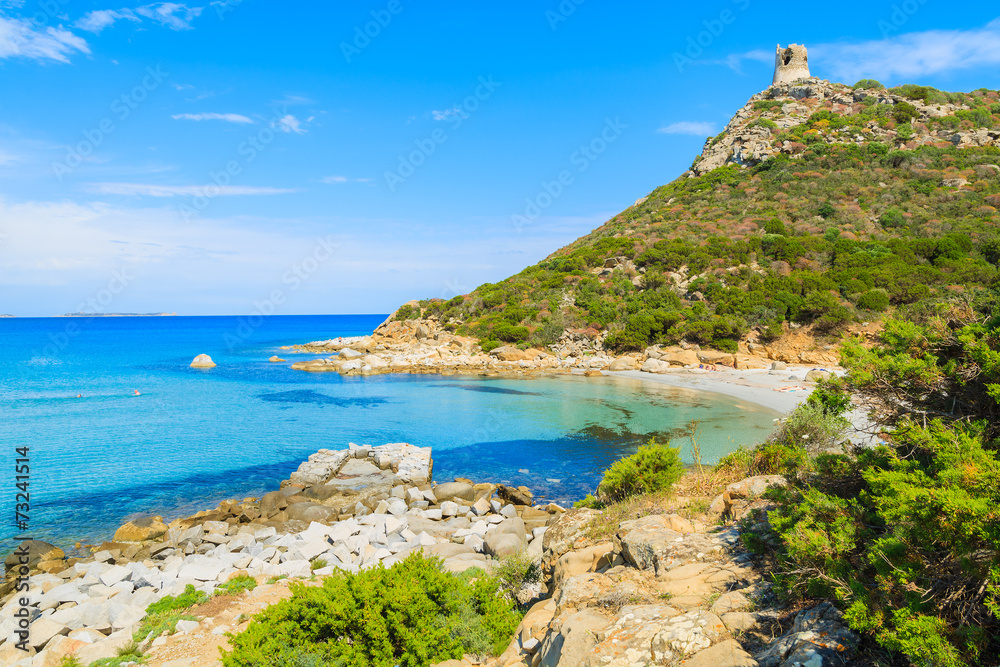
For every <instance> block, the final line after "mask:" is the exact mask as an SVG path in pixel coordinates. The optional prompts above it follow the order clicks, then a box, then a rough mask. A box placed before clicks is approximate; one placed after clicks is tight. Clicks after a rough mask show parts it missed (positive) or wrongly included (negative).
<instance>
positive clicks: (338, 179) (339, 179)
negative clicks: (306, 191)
mask: <svg viewBox="0 0 1000 667" xmlns="http://www.w3.org/2000/svg"><path fill="white" fill-rule="evenodd" d="M371 182H372V179H370V178H348V177H347V176H325V177H323V178H321V179H320V183H326V184H328V185H333V184H334V183H371Z"/></svg>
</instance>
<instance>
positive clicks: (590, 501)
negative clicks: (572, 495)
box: [573, 493, 604, 510]
mask: <svg viewBox="0 0 1000 667" xmlns="http://www.w3.org/2000/svg"><path fill="white" fill-rule="evenodd" d="M573 507H583V508H586V509H592V510H600V509H604V503H603V502H601V501H600V500H598V499H597V498H595V497H594V496H593V494H590V493H588V494H587V495H586V496H584V497H583V498H581V499H580V500H577V501H576V502H575V503H573Z"/></svg>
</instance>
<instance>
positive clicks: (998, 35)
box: [809, 19, 1000, 83]
mask: <svg viewBox="0 0 1000 667" xmlns="http://www.w3.org/2000/svg"><path fill="white" fill-rule="evenodd" d="M809 56H810V61H811V62H812V63H813V64H814V66H815V65H818V66H819V67H814V69H821V70H822V71H823V73H824V74H825V75H827V76H829V77H830V78H832V79H835V80H840V81H843V82H845V83H854V82H855V81H857V80H859V79H865V78H872V79H884V80H886V81H894V82H896V81H898V82H904V83H910V82H913V81H914V80H915V79H918V78H920V77H923V76H928V75H932V74H940V73H943V72H951V71H955V70H961V69H970V68H973V67H996V66H998V65H1000V19H995V20H993V21H991V22H990V23H988V24H986V25H985V26H984V27H982V28H973V29H971V30H927V31H925V32H911V33H906V34H902V35H897V36H893V37H889V38H887V39H882V40H873V41H868V42H856V43H837V44H817V45H816V46H814V47H811V48H810V49H809Z"/></svg>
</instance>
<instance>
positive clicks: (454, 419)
mask: <svg viewBox="0 0 1000 667" xmlns="http://www.w3.org/2000/svg"><path fill="white" fill-rule="evenodd" d="M383 319H384V316H382V315H358V316H287V317H277V316H275V317H270V318H267V319H266V320H265V321H264V322H263V323H262V324H260V326H258V327H256V328H255V327H251V326H250V325H249V323H247V322H246V321H245V320H244V319H243V318H236V317H146V318H141V317H135V318H131V317H130V318H45V319H41V318H39V319H34V318H32V319H20V318H17V319H0V341H2V350H3V354H0V429H2V431H0V432H2V433H3V437H2V442H3V444H2V447H3V449H2V453H0V520H2V524H0V553H5V552H7V551H9V549H10V548H11V547H12V544H13V543H12V541H11V538H12V537H13V536H14V535H15V534H18V532H19V531H17V528H16V526H15V525H14V523H13V521H14V510H15V493H16V491H15V488H14V484H15V479H14V477H15V471H14V459H15V458H16V454H15V450H16V448H18V447H24V446H27V447H29V448H30V449H29V452H30V459H31V480H30V491H31V511H30V521H31V523H30V529H29V531H28V532H29V533H30V534H31V535H32V536H34V537H36V538H39V539H47V540H49V541H53V542H55V543H56V544H59V545H60V546H63V547H66V546H70V545H72V543H73V542H74V541H76V540H83V541H84V542H87V541H103V540H106V539H110V538H111V535H112V533H113V532H114V529H115V528H116V527H117V526H118V525H120V524H121V523H122V521H123V520H125V519H127V518H128V517H130V516H133V515H135V514H138V513H154V514H162V515H164V517H165V518H167V519H168V520H169V519H170V518H173V517H176V516H179V515H181V514H188V513H192V512H194V511H197V510H199V509H206V508H208V507H212V506H214V505H216V504H217V503H218V502H219V501H220V500H222V499H224V498H231V497H244V496H252V495H258V494H260V493H262V492H264V491H268V490H273V489H275V488H277V485H278V483H279V482H280V481H281V480H282V479H284V478H287V477H288V474H289V473H290V472H292V471H293V470H294V469H295V468H296V467H297V466H298V464H299V463H300V462H301V461H302V460H304V459H305V458H306V457H307V456H308V455H309V454H311V453H312V452H314V451H316V450H317V449H319V448H321V447H327V448H330V449H338V448H343V447H346V446H347V443H348V442H356V443H359V444H371V445H379V444H384V443H387V442H410V443H413V444H416V445H420V446H431V447H433V448H434V478H435V479H436V480H438V481H443V480H450V479H451V478H453V477H455V476H461V477H470V478H472V479H484V480H486V479H488V480H490V481H498V482H499V481H502V482H506V483H509V484H527V485H528V486H529V487H531V488H532V489H534V490H535V491H536V496H538V497H541V498H544V499H551V500H556V501H559V502H564V503H565V502H570V501H572V500H575V499H577V498H579V497H581V496H583V495H585V494H586V493H587V492H588V491H592V490H593V489H594V487H595V486H596V484H597V482H598V481H600V477H601V471H603V470H604V469H605V468H606V467H607V466H608V465H609V464H610V463H611V462H613V461H614V460H615V459H617V458H619V457H621V456H623V455H627V454H629V453H631V452H633V451H634V450H635V448H636V447H637V446H638V445H639V444H642V443H643V442H645V441H647V440H648V439H649V438H650V437H653V436H655V437H658V438H672V439H673V443H674V445H680V446H682V448H683V452H684V454H685V456H686V458H688V459H690V454H689V450H690V444H691V441H690V438H689V437H688V433H689V424H690V422H691V421H692V420H698V421H699V426H698V430H697V437H698V442H699V443H700V445H701V448H702V454H703V458H704V460H705V461H706V462H711V461H714V460H715V459H717V458H718V457H719V456H721V455H723V454H725V453H726V452H728V451H730V450H732V449H733V448H735V447H736V446H737V445H738V444H743V443H754V442H758V441H760V440H761V439H762V438H763V437H764V436H765V435H766V433H767V432H768V431H769V430H770V427H771V426H772V419H773V418H774V417H776V416H777V415H776V413H774V412H772V411H770V410H767V409H765V408H762V407H758V406H755V405H752V404H747V403H741V402H739V401H737V400H736V399H732V398H728V397H724V396H719V395H715V394H704V393H701V394H699V393H694V392H687V391H683V390H678V389H673V388H669V387H665V386H662V385H656V384H653V383H644V382H641V381H638V380H632V379H626V378H611V377H607V378H583V377H577V376H565V375H560V376H551V377H541V378H537V377H536V378H530V379H510V378H481V377H470V376H461V375H458V376H438V375H379V376H371V377H341V376H340V375H338V374H336V373H320V374H317V373H304V372H300V371H292V370H290V369H289V368H288V366H289V365H290V363H291V362H292V361H295V360H298V359H302V358H305V357H303V356H302V355H294V354H289V353H287V352H281V351H279V350H278V349H277V348H278V347H279V346H281V345H288V344H292V343H299V342H306V341H310V340H317V339H325V338H330V337H334V336H340V335H344V336H351V335H360V334H365V333H370V332H371V330H372V329H373V328H374V327H375V326H377V325H378V324H379V323H380V322H381V321H382V320H383ZM254 324H257V323H254ZM200 353H206V354H209V355H211V356H212V358H213V359H214V360H215V361H216V363H218V366H217V367H216V368H213V369H209V370H195V369H192V368H189V367H188V364H189V363H190V362H191V359H192V358H193V357H194V356H195V355H196V354H200ZM272 354H280V355H281V356H283V357H285V358H286V359H288V362H287V363H270V362H268V361H267V359H268V357H270V356H271V355H272ZM136 389H137V390H139V392H140V394H141V395H140V396H135V395H134V390H136ZM77 394H82V397H81V398H76V396H77Z"/></svg>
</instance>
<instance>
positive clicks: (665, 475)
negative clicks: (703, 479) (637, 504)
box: [597, 439, 684, 501]
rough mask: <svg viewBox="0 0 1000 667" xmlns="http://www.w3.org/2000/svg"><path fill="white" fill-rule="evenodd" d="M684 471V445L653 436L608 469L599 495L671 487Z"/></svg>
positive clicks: (624, 495)
mask: <svg viewBox="0 0 1000 667" xmlns="http://www.w3.org/2000/svg"><path fill="white" fill-rule="evenodd" d="M683 474H684V464H683V463H681V457H680V449H678V448H676V447H670V446H667V445H659V444H656V442H655V440H653V439H650V441H649V444H647V445H643V446H640V447H639V450H638V451H637V452H636V453H635V454H633V455H632V456H627V457H625V458H623V459H619V460H618V461H615V462H614V463H613V464H612V465H611V467H610V468H608V469H607V470H606V471H605V472H604V478H603V479H602V480H601V483H600V485H599V486H598V487H597V492H598V497H599V498H601V499H602V500H607V501H616V500H623V499H625V498H628V497H629V496H637V495H642V494H646V493H656V492H659V491H670V489H671V487H673V485H674V482H676V481H677V480H678V479H680V478H681V475H683Z"/></svg>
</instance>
